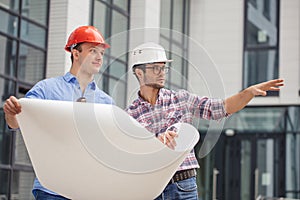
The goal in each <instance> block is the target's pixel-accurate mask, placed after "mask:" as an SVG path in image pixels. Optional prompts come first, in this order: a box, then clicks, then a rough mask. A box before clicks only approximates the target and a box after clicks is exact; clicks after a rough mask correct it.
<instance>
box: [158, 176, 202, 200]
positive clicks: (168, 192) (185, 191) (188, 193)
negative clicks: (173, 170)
mask: <svg viewBox="0 0 300 200" xmlns="http://www.w3.org/2000/svg"><path fill="white" fill-rule="evenodd" d="M183 199H186V200H198V191H197V184H196V177H192V178H189V179H185V180H182V181H178V182H175V183H173V184H169V185H167V186H166V188H165V189H164V191H163V192H162V193H161V194H160V195H159V196H158V197H157V198H156V199H155V200H183Z"/></svg>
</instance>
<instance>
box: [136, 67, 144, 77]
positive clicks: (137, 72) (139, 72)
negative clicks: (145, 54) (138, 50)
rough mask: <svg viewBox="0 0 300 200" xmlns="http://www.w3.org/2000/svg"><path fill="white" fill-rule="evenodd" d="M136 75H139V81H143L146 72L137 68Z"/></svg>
mask: <svg viewBox="0 0 300 200" xmlns="http://www.w3.org/2000/svg"><path fill="white" fill-rule="evenodd" d="M134 73H135V74H136V75H137V77H139V79H141V77H142V76H143V74H144V72H143V70H142V69H139V68H136V69H135V71H134Z"/></svg>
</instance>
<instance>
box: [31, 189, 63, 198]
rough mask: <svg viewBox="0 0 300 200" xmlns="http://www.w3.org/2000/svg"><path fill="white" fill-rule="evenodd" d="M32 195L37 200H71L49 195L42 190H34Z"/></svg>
mask: <svg viewBox="0 0 300 200" xmlns="http://www.w3.org/2000/svg"><path fill="white" fill-rule="evenodd" d="M32 194H33V196H34V198H35V199H36V200H69V199H67V198H65V197H63V196H59V195H53V194H49V193H47V192H44V191H42V190H33V191H32Z"/></svg>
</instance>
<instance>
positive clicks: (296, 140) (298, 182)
mask: <svg viewBox="0 0 300 200" xmlns="http://www.w3.org/2000/svg"><path fill="white" fill-rule="evenodd" d="M299 158H300V134H299V133H298V134H287V136H286V161H285V162H286V171H285V176H286V178H285V185H286V188H285V189H286V191H287V197H290V198H300V193H299V192H300V162H299ZM297 191H298V192H297Z"/></svg>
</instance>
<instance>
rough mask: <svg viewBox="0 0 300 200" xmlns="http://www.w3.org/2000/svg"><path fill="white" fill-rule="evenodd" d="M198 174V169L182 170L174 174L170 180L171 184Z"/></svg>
mask: <svg viewBox="0 0 300 200" xmlns="http://www.w3.org/2000/svg"><path fill="white" fill-rule="evenodd" d="M196 175H197V172H196V169H187V170H181V171H178V172H176V173H175V174H174V176H173V177H172V178H171V180H170V181H169V183H168V185H169V184H172V183H175V182H178V181H182V180H185V179H188V178H192V177H194V176H196Z"/></svg>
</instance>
